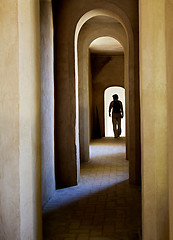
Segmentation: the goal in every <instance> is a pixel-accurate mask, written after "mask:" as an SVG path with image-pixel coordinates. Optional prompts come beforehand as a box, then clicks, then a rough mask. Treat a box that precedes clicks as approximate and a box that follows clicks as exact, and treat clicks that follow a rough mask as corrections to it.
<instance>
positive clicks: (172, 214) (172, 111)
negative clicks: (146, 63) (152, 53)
mask: <svg viewBox="0 0 173 240" xmlns="http://www.w3.org/2000/svg"><path fill="white" fill-rule="evenodd" d="M172 12H173V2H172V1H170V0H166V1H165V33H166V34H165V37H166V76H167V109H168V111H167V117H168V132H167V134H168V135H167V144H168V179H169V239H170V240H173V188H172V184H173V174H172V173H173V161H172V156H173V148H172V142H173V127H172V123H173V104H172V89H173V81H172V79H173V68H172V62H173V55H172V54H170V52H172V51H173V49H172V38H173V18H172Z"/></svg>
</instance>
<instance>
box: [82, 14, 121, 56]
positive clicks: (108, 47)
mask: <svg viewBox="0 0 173 240" xmlns="http://www.w3.org/2000/svg"><path fill="white" fill-rule="evenodd" d="M85 24H86V25H87V24H91V25H94V24H95V25H97V26H99V28H101V27H102V26H103V25H104V24H106V25H107V26H110V25H111V24H114V26H115V24H120V23H119V22H118V21H117V20H115V19H113V18H110V17H107V16H97V17H93V18H91V19H89V20H88V21H87V22H86V23H85ZM89 49H90V52H91V53H94V54H101V55H123V54H124V49H123V47H122V45H121V44H120V43H119V42H118V41H117V40H116V39H114V38H112V37H109V36H103V37H99V38H97V39H96V40H94V41H93V42H92V43H91V45H90V47H89Z"/></svg>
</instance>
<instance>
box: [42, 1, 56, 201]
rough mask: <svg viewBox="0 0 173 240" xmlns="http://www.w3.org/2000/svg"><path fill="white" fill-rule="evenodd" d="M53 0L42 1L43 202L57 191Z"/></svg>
mask: <svg viewBox="0 0 173 240" xmlns="http://www.w3.org/2000/svg"><path fill="white" fill-rule="evenodd" d="M52 18H53V16H52V4H51V1H49V2H48V1H46V2H45V1H41V3H40V24H41V41H40V42H41V155H42V189H43V191H42V204H43V206H44V205H45V203H46V202H47V201H48V200H49V199H50V197H51V196H52V194H53V193H54V191H55V176H54V175H55V174H54V74H53V71H54V66H53V64H54V63H53V19H52Z"/></svg>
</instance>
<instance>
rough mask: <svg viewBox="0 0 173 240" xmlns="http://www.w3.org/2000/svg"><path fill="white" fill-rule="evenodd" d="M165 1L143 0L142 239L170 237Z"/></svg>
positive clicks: (161, 239)
mask: <svg viewBox="0 0 173 240" xmlns="http://www.w3.org/2000/svg"><path fill="white" fill-rule="evenodd" d="M165 3H166V1H162V0H159V1H157V0H154V1H149V0H147V1H146V0H145V1H141V2H140V65H141V66H140V75H141V86H140V88H141V90H140V91H141V120H142V122H141V131H142V136H141V138H142V189H143V193H142V199H143V200H142V201H143V202H142V204H143V240H156V239H157V240H158V239H159V240H165V239H169V220H168V210H169V208H168V169H167V168H168V162H167V154H168V153H167V131H168V125H167V116H168V115H167V81H166V49H165ZM169 51H170V49H169ZM168 119H169V120H170V118H168ZM170 129H172V126H171V128H170ZM170 129H169V131H170ZM169 136H170V135H169Z"/></svg>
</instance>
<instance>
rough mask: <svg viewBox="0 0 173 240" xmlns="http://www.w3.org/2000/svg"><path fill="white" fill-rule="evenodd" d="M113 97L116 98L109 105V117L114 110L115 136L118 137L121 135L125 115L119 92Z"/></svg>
mask: <svg viewBox="0 0 173 240" xmlns="http://www.w3.org/2000/svg"><path fill="white" fill-rule="evenodd" d="M112 97H113V99H114V100H113V101H112V102H111V103H110V105H109V117H111V110H112V124H113V130H114V137H115V138H117V137H119V136H120V135H121V118H123V117H124V113H123V104H122V102H121V101H119V100H118V95H117V94H114V95H113V96H112Z"/></svg>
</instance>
